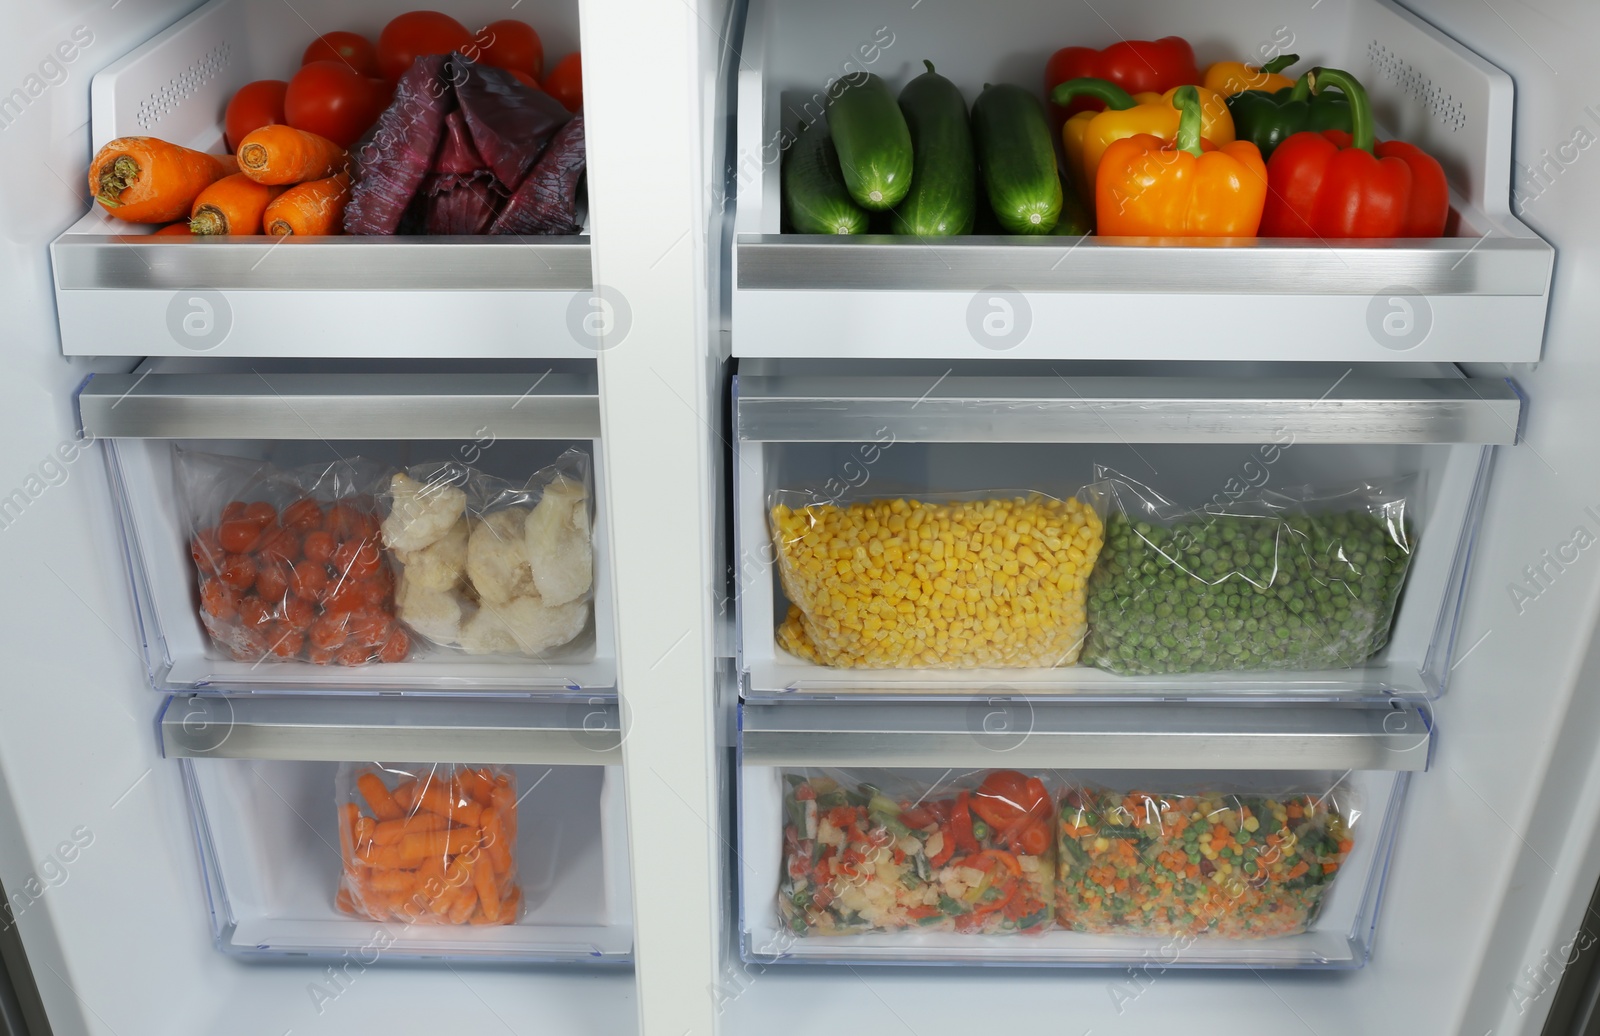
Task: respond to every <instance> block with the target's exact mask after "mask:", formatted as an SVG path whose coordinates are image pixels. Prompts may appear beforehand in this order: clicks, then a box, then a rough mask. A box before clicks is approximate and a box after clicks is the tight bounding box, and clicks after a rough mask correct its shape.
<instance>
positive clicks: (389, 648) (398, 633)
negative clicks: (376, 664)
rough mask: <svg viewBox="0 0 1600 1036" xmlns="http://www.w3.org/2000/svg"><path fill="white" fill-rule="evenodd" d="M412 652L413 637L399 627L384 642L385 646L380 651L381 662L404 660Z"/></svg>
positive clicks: (379, 659)
mask: <svg viewBox="0 0 1600 1036" xmlns="http://www.w3.org/2000/svg"><path fill="white" fill-rule="evenodd" d="M410 653H411V638H410V637H409V636H407V635H406V631H405V630H403V629H400V628H398V627H396V628H395V631H394V632H393V633H392V634H390V636H389V639H388V640H386V641H384V642H383V647H382V648H381V649H380V650H379V651H378V661H380V662H404V661H405V660H406V656H407V655H409V654H410Z"/></svg>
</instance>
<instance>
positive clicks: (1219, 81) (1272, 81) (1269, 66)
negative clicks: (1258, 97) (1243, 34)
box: [1200, 54, 1300, 97]
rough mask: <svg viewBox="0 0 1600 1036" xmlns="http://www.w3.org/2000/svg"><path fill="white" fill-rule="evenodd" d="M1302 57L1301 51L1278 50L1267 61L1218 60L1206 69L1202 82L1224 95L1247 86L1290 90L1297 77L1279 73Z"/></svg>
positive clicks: (1240, 90) (1208, 88)
mask: <svg viewBox="0 0 1600 1036" xmlns="http://www.w3.org/2000/svg"><path fill="white" fill-rule="evenodd" d="M1299 60H1300V55H1299V54H1279V55H1278V56H1277V57H1275V58H1273V59H1272V60H1271V61H1269V62H1267V63H1266V64H1265V65H1247V64H1245V63H1244V62H1243V61H1219V62H1217V63H1216V64H1214V65H1212V66H1210V67H1209V68H1207V69H1206V74H1205V77H1204V78H1203V79H1201V81H1200V85H1202V86H1204V87H1205V88H1206V89H1207V90H1215V91H1216V92H1217V93H1219V94H1221V95H1222V96H1224V97H1232V96H1233V95H1234V94H1242V93H1244V92H1245V91H1246V90H1265V91H1267V92H1268V93H1273V92H1274V91H1277V90H1287V89H1289V88H1290V87H1292V86H1294V78H1293V77H1291V76H1285V75H1279V74H1278V73H1280V72H1282V71H1283V70H1284V69H1286V68H1288V67H1289V66H1290V65H1292V64H1294V63H1295V62H1296V61H1299Z"/></svg>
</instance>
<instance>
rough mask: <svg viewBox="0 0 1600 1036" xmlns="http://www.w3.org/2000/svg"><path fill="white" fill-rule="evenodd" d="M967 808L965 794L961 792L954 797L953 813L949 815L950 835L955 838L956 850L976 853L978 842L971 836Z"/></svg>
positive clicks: (970, 818)
mask: <svg viewBox="0 0 1600 1036" xmlns="http://www.w3.org/2000/svg"><path fill="white" fill-rule="evenodd" d="M969 806H970V803H969V802H968V799H967V793H966V792H964V791H963V792H961V793H960V794H959V795H957V796H956V808H955V812H953V813H951V814H950V833H951V835H953V836H954V838H955V843H956V848H957V849H958V850H960V851H961V852H964V853H975V852H977V851H978V840H977V839H976V838H974V837H973V836H972V814H971V813H970V812H969V811H968V810H969Z"/></svg>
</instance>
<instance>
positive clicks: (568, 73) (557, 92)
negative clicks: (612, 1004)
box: [544, 51, 583, 112]
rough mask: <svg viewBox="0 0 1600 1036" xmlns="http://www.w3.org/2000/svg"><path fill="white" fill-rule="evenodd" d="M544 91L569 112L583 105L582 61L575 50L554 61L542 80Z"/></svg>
mask: <svg viewBox="0 0 1600 1036" xmlns="http://www.w3.org/2000/svg"><path fill="white" fill-rule="evenodd" d="M544 91H545V93H547V94H549V95H550V96H551V97H554V98H555V99H556V100H558V101H560V102H561V104H562V106H563V107H565V108H566V109H567V111H569V112H575V111H577V110H578V109H579V108H582V107H583V62H582V61H581V60H580V59H579V57H578V52H577V51H573V52H572V53H571V54H568V55H567V56H566V57H564V58H562V59H561V60H560V61H557V62H556V67H555V68H552V69H551V70H550V75H549V76H547V77H546V78H545V80H544Z"/></svg>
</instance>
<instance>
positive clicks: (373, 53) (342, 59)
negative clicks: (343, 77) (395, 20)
mask: <svg viewBox="0 0 1600 1036" xmlns="http://www.w3.org/2000/svg"><path fill="white" fill-rule="evenodd" d="M313 61H337V62H339V63H340V64H343V65H348V66H349V67H350V68H352V69H354V70H355V71H357V72H360V73H361V74H362V75H364V76H375V75H378V50H377V48H376V47H374V46H373V45H372V41H371V40H369V39H367V38H366V37H365V36H363V35H361V34H360V33H359V32H325V33H323V34H322V35H321V36H318V37H317V38H316V39H314V40H312V41H311V46H309V47H307V48H306V52H305V53H304V54H302V55H300V64H302V65H309V64H311V63H312V62H313Z"/></svg>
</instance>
